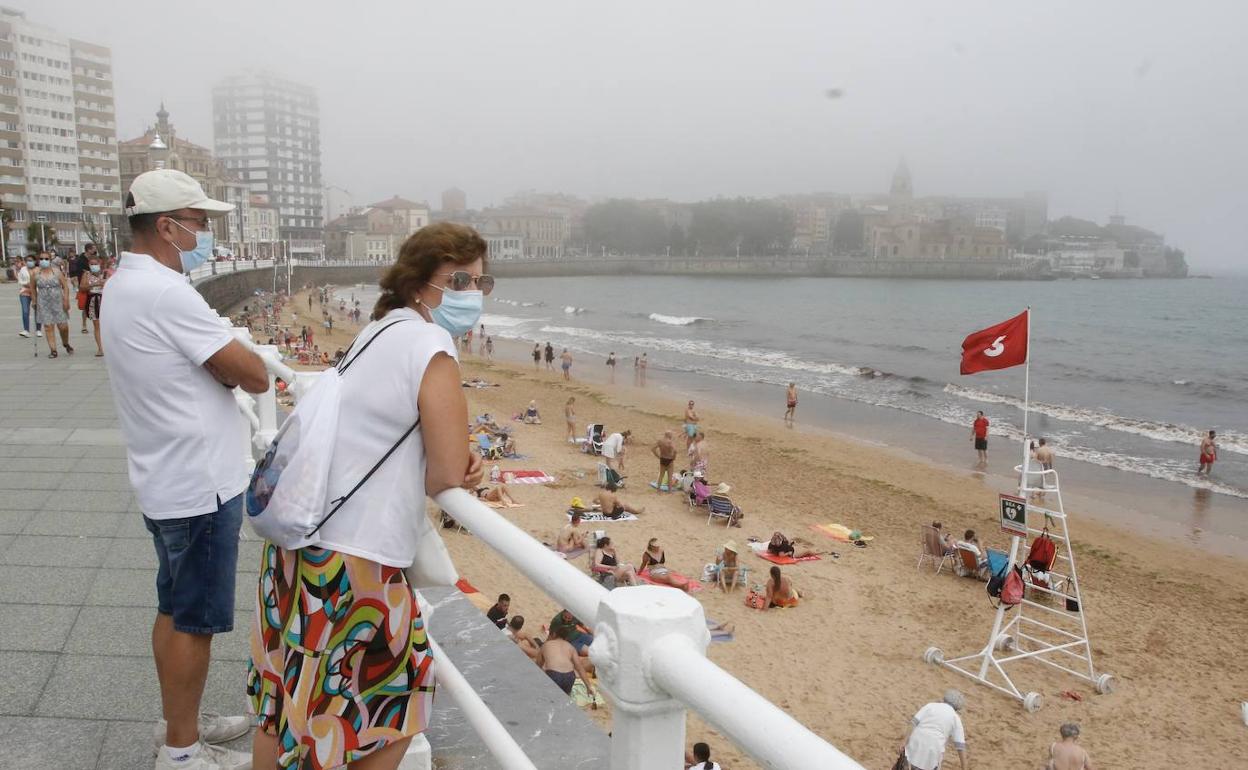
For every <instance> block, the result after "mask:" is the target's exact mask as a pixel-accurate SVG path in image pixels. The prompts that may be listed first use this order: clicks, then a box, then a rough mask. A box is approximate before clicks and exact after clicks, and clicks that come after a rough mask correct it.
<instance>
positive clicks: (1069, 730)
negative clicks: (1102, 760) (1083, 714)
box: [1058, 722, 1079, 738]
mask: <svg viewBox="0 0 1248 770" xmlns="http://www.w3.org/2000/svg"><path fill="white" fill-rule="evenodd" d="M1058 732H1060V733H1061V734H1062V737H1063V738H1078V737H1079V725H1077V724H1075V723H1074V722H1067V723H1066V724H1064V725H1062V726H1061V727H1059V728H1058Z"/></svg>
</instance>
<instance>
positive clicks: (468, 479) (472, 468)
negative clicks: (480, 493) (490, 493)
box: [463, 452, 485, 492]
mask: <svg viewBox="0 0 1248 770" xmlns="http://www.w3.org/2000/svg"><path fill="white" fill-rule="evenodd" d="M484 476H485V461H484V460H483V459H482V458H481V455H479V454H477V453H476V452H470V453H469V455H468V472H467V473H465V474H464V483H463V487H464V489H466V490H468V491H469V492H471V491H473V490H475V489H476V488H477V487H478V486H479V485H480V484H481V479H482V478H484Z"/></svg>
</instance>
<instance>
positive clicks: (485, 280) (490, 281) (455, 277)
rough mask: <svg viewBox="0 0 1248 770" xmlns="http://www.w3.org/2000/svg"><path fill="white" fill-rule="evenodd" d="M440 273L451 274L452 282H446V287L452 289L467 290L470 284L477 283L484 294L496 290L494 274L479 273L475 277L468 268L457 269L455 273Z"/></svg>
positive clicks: (478, 288)
mask: <svg viewBox="0 0 1248 770" xmlns="http://www.w3.org/2000/svg"><path fill="white" fill-rule="evenodd" d="M438 275H449V276H450V277H451V280H450V282H448V283H447V284H446V288H448V289H450V290H451V291H467V290H468V287H469V286H472V285H474V284H475V285H476V287H477V290H478V291H480V292H481V293H482V294H489V293H490V292H492V291H494V276H492V275H478V276H476V277H475V278H474V277H473V276H472V274H471V273H469V272H468V271H466V270H456V271H455V272H453V273H438Z"/></svg>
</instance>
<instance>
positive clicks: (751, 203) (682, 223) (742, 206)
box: [584, 198, 794, 257]
mask: <svg viewBox="0 0 1248 770" xmlns="http://www.w3.org/2000/svg"><path fill="white" fill-rule="evenodd" d="M584 223H585V237H586V240H587V243H588V246H589V250H590V252H591V253H592V252H597V251H598V250H599V249H604V248H605V250H606V251H608V252H613V253H616V254H643V255H660V254H668V253H670V254H672V255H673V256H691V257H692V256H728V255H733V256H735V255H736V254H738V253H740V254H741V255H742V256H756V255H773V254H785V253H788V250H789V244H791V243H792V241H793V232H794V228H793V217H792V215H791V214H790V213H789V212H788V211H787V210H785V209H784V208H783V207H782V206H780V205H779V204H777V203H776V202H775V201H770V200H763V199H758V198H717V199H715V200H709V201H700V202H698V203H689V204H662V205H661V206H660V205H655V204H649V203H647V202H645V201H637V200H627V199H614V200H609V201H606V202H604V203H597V204H594V205H593V206H590V207H589V209H587V210H586V212H585V218H584Z"/></svg>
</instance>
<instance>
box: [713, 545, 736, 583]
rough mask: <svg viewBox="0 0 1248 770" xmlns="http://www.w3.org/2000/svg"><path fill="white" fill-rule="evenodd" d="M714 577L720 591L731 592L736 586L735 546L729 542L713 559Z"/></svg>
mask: <svg viewBox="0 0 1248 770" xmlns="http://www.w3.org/2000/svg"><path fill="white" fill-rule="evenodd" d="M715 566H716V570H715V572H716V575H717V578H716V579H717V580H718V581H719V587H720V589H722V590H724V591H731V590H732V589H733V588H736V585H737V572H738V571H739V570H738V567H737V544H736V542H735V541H732V540H729V541H728V542H726V543H724V546H723V548H722V549H721V550H720V552H719V554H718V555H717V556H716V557H715Z"/></svg>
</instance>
